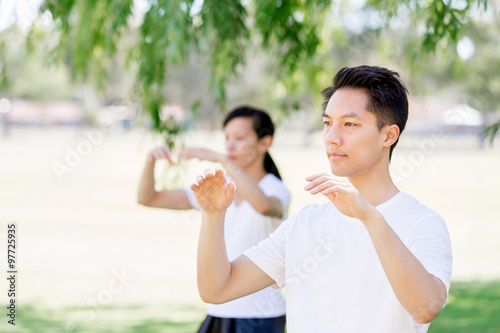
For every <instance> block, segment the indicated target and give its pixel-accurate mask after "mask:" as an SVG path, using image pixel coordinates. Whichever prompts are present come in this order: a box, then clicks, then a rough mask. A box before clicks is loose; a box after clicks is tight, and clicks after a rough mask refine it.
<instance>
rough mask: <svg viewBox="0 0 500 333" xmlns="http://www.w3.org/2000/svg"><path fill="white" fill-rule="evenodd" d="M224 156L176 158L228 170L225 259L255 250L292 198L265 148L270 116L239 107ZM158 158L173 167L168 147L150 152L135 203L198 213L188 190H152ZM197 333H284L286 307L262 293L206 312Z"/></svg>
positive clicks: (190, 152)
mask: <svg viewBox="0 0 500 333" xmlns="http://www.w3.org/2000/svg"><path fill="white" fill-rule="evenodd" d="M224 132H225V135H226V152H227V154H225V155H224V154H219V153H216V152H213V151H210V150H207V149H199V148H185V149H183V150H182V151H181V152H180V153H179V158H184V159H191V158H198V159H200V160H208V161H212V162H217V163H220V164H221V165H222V167H223V168H225V169H226V172H227V173H228V174H229V177H230V178H231V180H232V181H233V182H234V183H235V184H236V187H237V190H236V192H235V197H234V201H233V204H232V205H231V206H230V207H229V208H228V210H227V212H226V224H225V230H224V233H225V241H226V250H227V255H228V258H229V260H233V259H235V258H237V257H238V256H239V255H240V254H241V253H242V252H243V251H245V250H246V249H248V248H250V247H252V246H253V245H256V244H257V243H258V242H259V241H261V240H263V239H265V238H266V237H267V236H268V235H269V234H270V233H271V232H273V231H274V230H275V229H276V227H277V226H278V225H279V223H280V222H281V221H282V220H283V219H285V218H286V215H287V211H288V206H289V203H290V193H289V192H288V190H287V189H286V187H285V186H284V185H283V183H282V181H281V176H280V174H279V172H278V168H277V167H276V165H275V164H274V161H273V159H272V158H271V156H270V155H269V152H268V149H269V147H270V145H271V143H272V139H273V135H274V125H273V123H272V121H271V119H270V117H269V116H268V115H267V114H266V113H265V112H264V111H261V110H257V109H254V108H251V107H240V108H237V109H235V110H233V111H231V112H230V113H229V114H228V115H227V116H226V118H225V120H224ZM158 159H167V160H168V161H170V163H173V161H172V156H171V152H170V151H169V150H168V148H167V147H159V148H155V149H153V150H152V151H151V152H149V154H148V157H147V162H146V166H145V168H144V172H143V174H142V179H141V182H140V186H139V195H138V202H139V203H140V204H142V205H145V206H148V207H158V208H168V209H191V208H194V209H200V207H199V205H198V203H197V201H196V199H195V197H194V194H193V192H192V191H191V189H189V188H186V189H184V190H173V191H162V192H156V191H155V190H154V166H155V161H156V160H158ZM207 313H208V315H207V318H206V319H205V321H204V322H203V323H202V325H201V327H200V329H199V331H198V332H199V333H208V332H213V333H215V332H217V333H233V332H234V333H236V332H249V333H251V332H255V333H257V332H258V333H267V332H269V333H278V332H279V333H282V332H284V326H285V302H284V300H283V297H282V296H281V293H280V291H277V290H274V289H272V288H266V289H264V290H261V291H259V292H257V293H255V294H251V295H248V296H245V297H242V298H240V299H237V300H234V301H231V302H228V303H224V304H219V305H214V304H209V305H208V307H207Z"/></svg>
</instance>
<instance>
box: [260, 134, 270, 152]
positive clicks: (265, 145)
mask: <svg viewBox="0 0 500 333" xmlns="http://www.w3.org/2000/svg"><path fill="white" fill-rule="evenodd" d="M271 143H273V137H272V136H270V135H266V136H264V137H262V138H261V139H260V140H259V147H261V148H262V152H265V151H267V150H268V149H269V147H270V146H271Z"/></svg>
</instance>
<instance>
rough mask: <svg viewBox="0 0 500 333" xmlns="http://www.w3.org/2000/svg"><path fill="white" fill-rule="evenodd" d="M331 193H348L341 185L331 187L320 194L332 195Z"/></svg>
mask: <svg viewBox="0 0 500 333" xmlns="http://www.w3.org/2000/svg"><path fill="white" fill-rule="evenodd" d="M332 193H337V194H348V193H349V191H348V190H347V188H345V187H343V186H341V185H337V186H332V187H329V188H327V189H325V190H323V191H321V194H323V195H327V194H332Z"/></svg>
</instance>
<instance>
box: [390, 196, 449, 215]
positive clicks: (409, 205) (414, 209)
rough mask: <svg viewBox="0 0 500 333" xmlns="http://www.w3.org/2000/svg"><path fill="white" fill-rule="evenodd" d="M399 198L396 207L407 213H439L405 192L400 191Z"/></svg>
mask: <svg viewBox="0 0 500 333" xmlns="http://www.w3.org/2000/svg"><path fill="white" fill-rule="evenodd" d="M400 194H401V200H399V202H398V204H397V206H396V209H399V210H403V211H405V212H406V213H409V214H415V215H418V216H421V217H425V216H439V214H438V213H437V212H436V211H435V210H434V209H432V208H429V207H428V206H426V205H424V204H423V203H421V202H420V201H418V200H417V199H416V198H415V197H413V196H411V195H409V194H407V193H405V192H400Z"/></svg>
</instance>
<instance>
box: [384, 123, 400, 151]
mask: <svg viewBox="0 0 500 333" xmlns="http://www.w3.org/2000/svg"><path fill="white" fill-rule="evenodd" d="M383 131H384V132H385V139H384V147H390V146H392V145H393V144H394V142H396V140H397V139H398V138H399V126H398V125H396V124H392V125H386V126H385V127H384V129H383Z"/></svg>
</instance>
